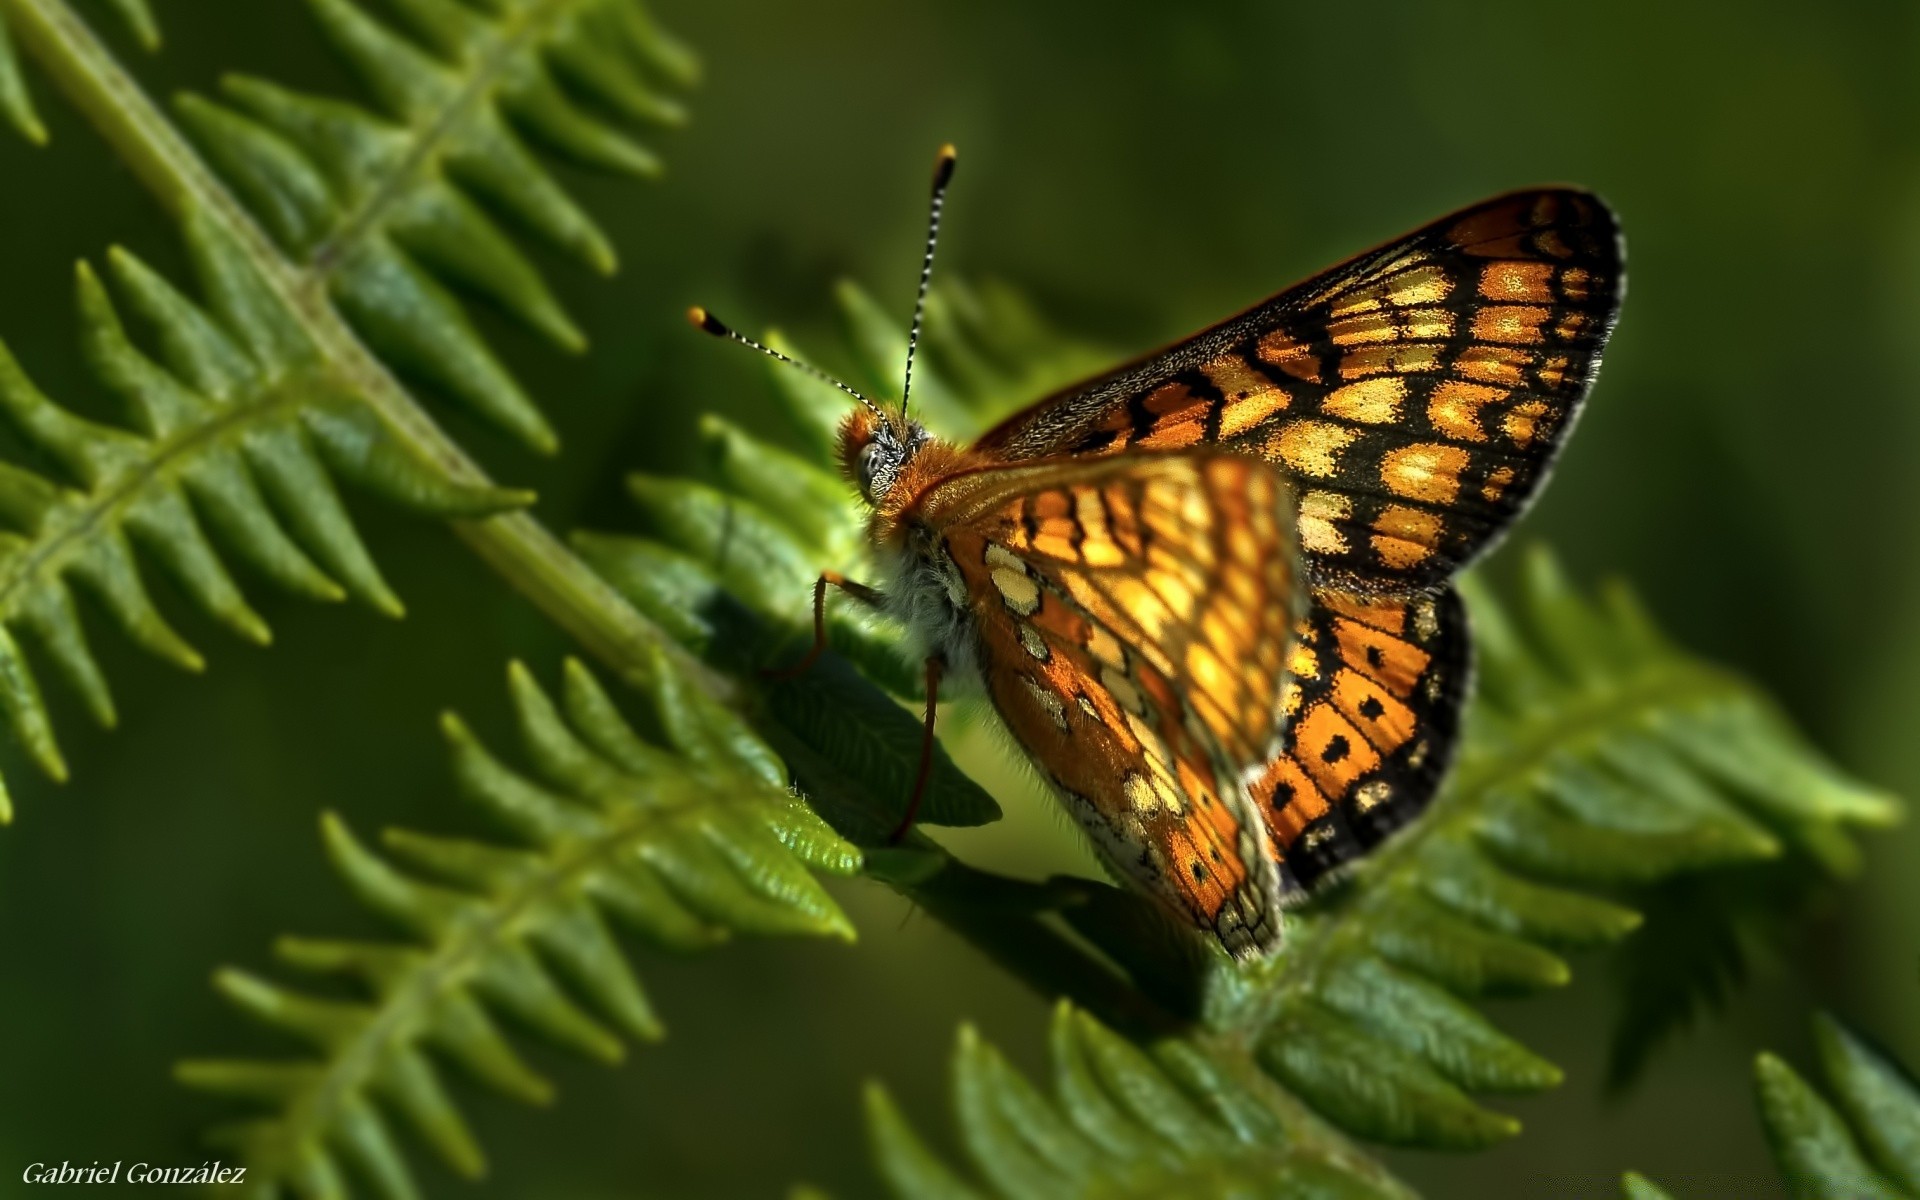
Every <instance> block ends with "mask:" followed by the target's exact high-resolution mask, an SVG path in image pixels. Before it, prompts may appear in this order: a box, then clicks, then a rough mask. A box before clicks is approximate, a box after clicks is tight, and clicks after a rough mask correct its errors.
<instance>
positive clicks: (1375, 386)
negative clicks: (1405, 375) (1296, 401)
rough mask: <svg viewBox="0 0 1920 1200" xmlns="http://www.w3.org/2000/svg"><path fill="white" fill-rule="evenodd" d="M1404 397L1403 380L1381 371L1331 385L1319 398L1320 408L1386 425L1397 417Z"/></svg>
mask: <svg viewBox="0 0 1920 1200" xmlns="http://www.w3.org/2000/svg"><path fill="white" fill-rule="evenodd" d="M1406 398H1407V382H1406V380H1404V379H1401V378H1399V377H1397V376H1394V375H1384V376H1381V377H1379V378H1376V379H1363V380H1361V381H1360V382H1359V383H1349V384H1347V385H1346V386H1345V387H1340V388H1335V389H1334V390H1333V391H1331V392H1329V393H1328V394H1327V398H1326V399H1325V400H1323V401H1321V402H1320V411H1321V412H1323V413H1326V414H1327V415H1328V416H1330V417H1342V418H1345V419H1346V420H1349V421H1359V422H1362V423H1363V424H1367V425H1388V424H1391V423H1393V422H1395V421H1398V420H1399V419H1400V404H1401V402H1402V401H1403V400H1405V399H1406Z"/></svg>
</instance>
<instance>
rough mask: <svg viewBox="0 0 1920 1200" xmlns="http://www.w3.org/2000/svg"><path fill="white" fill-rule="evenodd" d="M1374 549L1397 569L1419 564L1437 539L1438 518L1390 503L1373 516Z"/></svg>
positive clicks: (1384, 560)
mask: <svg viewBox="0 0 1920 1200" xmlns="http://www.w3.org/2000/svg"><path fill="white" fill-rule="evenodd" d="M1373 531H1374V532H1373V537H1372V539H1371V540H1372V542H1373V552H1374V553H1375V554H1378V555H1379V556H1380V561H1382V562H1384V563H1386V564H1387V565H1388V566H1390V567H1392V568H1393V569H1395V570H1396V571H1404V570H1406V569H1407V568H1409V567H1413V566H1418V565H1419V564H1420V563H1421V562H1423V561H1425V559H1426V558H1427V556H1429V555H1431V554H1432V553H1433V546H1434V543H1436V542H1437V541H1439V540H1440V518H1439V517H1437V516H1435V515H1434V514H1432V513H1430V512H1422V511H1421V510H1420V509H1417V508H1408V507H1406V506H1405V505H1401V504H1389V505H1387V506H1386V507H1385V508H1383V509H1381V510H1380V515H1379V516H1377V517H1375V518H1374V519H1373Z"/></svg>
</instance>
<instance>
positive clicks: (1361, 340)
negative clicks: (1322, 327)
mask: <svg viewBox="0 0 1920 1200" xmlns="http://www.w3.org/2000/svg"><path fill="white" fill-rule="evenodd" d="M1326 328H1327V336H1328V337H1330V338H1332V339H1333V344H1334V345H1336V346H1366V345H1371V344H1372V343H1375V342H1393V341H1398V340H1400V338H1401V337H1402V334H1401V332H1400V326H1399V325H1398V324H1397V323H1396V322H1395V321H1394V320H1393V318H1392V317H1391V316H1389V315H1388V314H1386V313H1364V314H1361V315H1359V316H1352V317H1345V318H1342V319H1340V320H1336V321H1329V322H1327V327H1326Z"/></svg>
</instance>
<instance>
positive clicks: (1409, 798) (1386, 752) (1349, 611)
mask: <svg viewBox="0 0 1920 1200" xmlns="http://www.w3.org/2000/svg"><path fill="white" fill-rule="evenodd" d="M1297 633H1298V638H1297V640H1296V642H1295V643H1294V646H1293V649H1292V651H1291V653H1290V657H1289V663H1288V670H1289V676H1290V684H1289V692H1288V695H1287V697H1286V699H1285V702H1284V705H1283V707H1284V710H1285V713H1286V721H1287V729H1286V739H1285V749H1284V750H1283V751H1282V753H1281V754H1279V755H1278V756H1276V757H1275V758H1274V760H1273V761H1272V762H1271V763H1270V764H1269V765H1268V766H1267V769H1266V770H1265V771H1264V772H1263V773H1262V775H1261V777H1260V779H1259V780H1258V781H1257V782H1256V783H1255V784H1254V785H1253V798H1254V802H1255V804H1256V806H1257V807H1258V808H1259V809H1260V812H1261V815H1262V816H1263V817H1264V819H1265V821H1266V824H1267V832H1268V837H1269V840H1270V842H1271V844H1272V846H1273V849H1274V851H1275V852H1276V853H1277V854H1278V855H1279V856H1280V857H1281V859H1282V860H1283V861H1284V863H1285V864H1286V866H1285V870H1284V872H1283V889H1284V890H1285V891H1286V892H1287V893H1289V895H1292V894H1293V893H1295V892H1297V891H1300V890H1304V889H1307V888H1311V887H1313V886H1314V884H1315V883H1317V882H1319V881H1320V880H1322V879H1323V878H1324V877H1325V876H1326V875H1327V874H1328V873H1329V872H1331V871H1333V870H1335V869H1336V868H1338V867H1340V866H1342V865H1344V864H1346V863H1348V862H1351V861H1353V860H1355V859H1357V858H1359V857H1361V856H1362V855H1364V854H1366V853H1367V852H1368V851H1370V850H1372V849H1373V847H1374V846H1376V845H1378V844H1379V843H1380V842H1381V841H1382V840H1384V839H1385V838H1386V837H1387V835H1388V834H1390V833H1392V832H1394V831H1395V830H1396V829H1399V828H1400V827H1401V826H1403V825H1405V824H1406V823H1407V822H1409V821H1411V820H1412V819H1413V818H1414V817H1416V816H1418V815H1419V813H1420V812H1421V810H1422V809H1424V808H1425V807H1426V804H1427V802H1428V801H1429V800H1430V799H1432V796H1433V793H1434V791H1435V790H1436V789H1437V788H1438V786H1439V783H1440V780H1441V777H1442V776H1443V775H1444V774H1445V773H1446V769H1447V764H1448V761H1449V760H1450V759H1451V758H1452V755H1453V746H1454V741H1455V738H1456V737H1457V736H1458V733H1459V716H1460V707H1461V702H1462V699H1463V697H1464V695H1465V691H1466V687H1467V676H1468V672H1469V670H1470V665H1469V664H1470V637H1469V630H1468V627H1467V620H1466V611H1465V609H1464V608H1463V606H1462V605H1461V603H1460V597H1459V595H1458V594H1457V593H1456V592H1455V591H1454V590H1453V589H1452V588H1450V587H1449V588H1446V589H1444V590H1442V591H1441V592H1439V593H1437V594H1424V593H1423V594H1417V595H1415V596H1412V597H1410V598H1405V599H1399V600H1391V599H1374V598H1362V597H1355V596H1348V595H1342V594H1340V593H1336V592H1326V591H1321V592H1316V593H1315V594H1314V597H1313V602H1312V605H1311V607H1310V608H1309V609H1308V611H1307V614H1306V616H1305V617H1304V618H1303V619H1302V621H1301V622H1300V625H1299V628H1298V630H1297Z"/></svg>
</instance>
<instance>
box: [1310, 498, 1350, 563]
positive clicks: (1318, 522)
mask: <svg viewBox="0 0 1920 1200" xmlns="http://www.w3.org/2000/svg"><path fill="white" fill-rule="evenodd" d="M1352 516H1353V501H1352V499H1351V498H1349V497H1346V496H1342V495H1340V494H1339V493H1338V492H1308V493H1307V494H1306V495H1304V496H1302V497H1300V518H1299V532H1300V544H1301V545H1302V546H1305V547H1306V548H1307V549H1309V550H1311V551H1313V552H1314V553H1315V554H1345V553H1346V552H1347V538H1346V535H1345V534H1343V533H1341V532H1340V529H1339V527H1338V526H1336V525H1335V524H1334V522H1335V521H1345V520H1347V519H1349V518H1351V517H1352Z"/></svg>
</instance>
